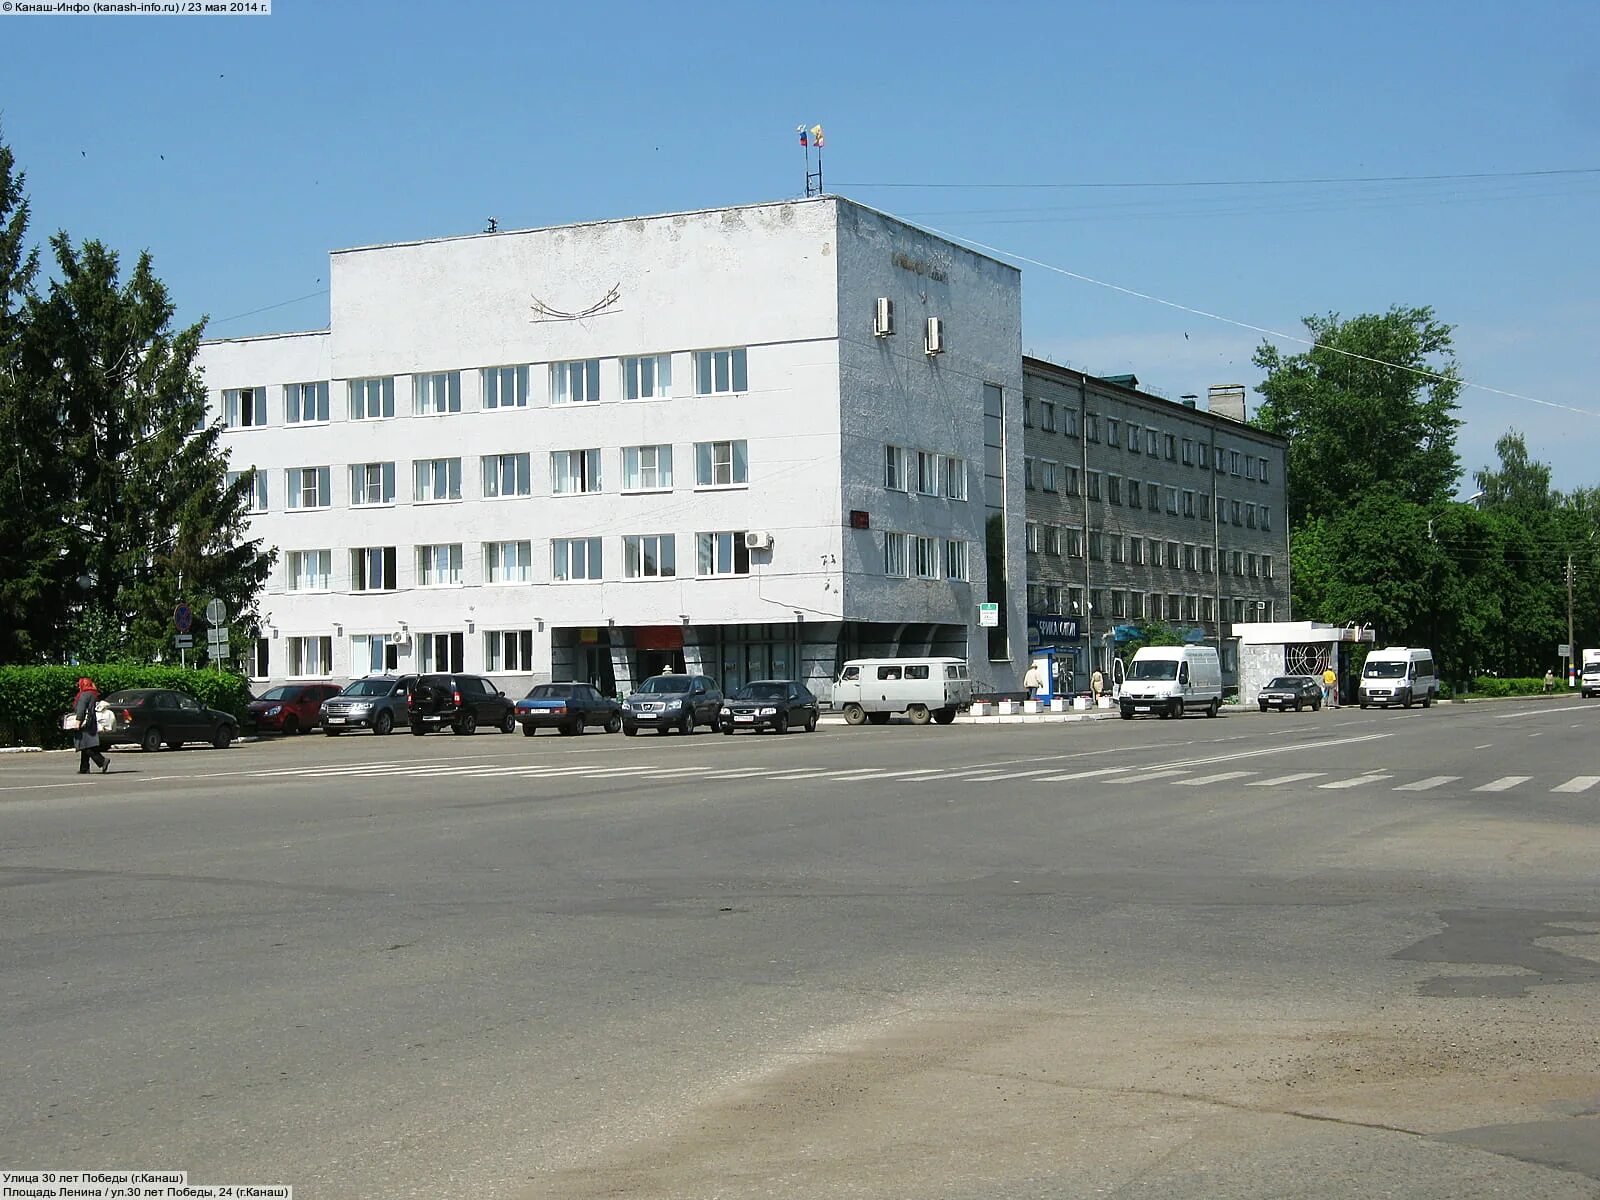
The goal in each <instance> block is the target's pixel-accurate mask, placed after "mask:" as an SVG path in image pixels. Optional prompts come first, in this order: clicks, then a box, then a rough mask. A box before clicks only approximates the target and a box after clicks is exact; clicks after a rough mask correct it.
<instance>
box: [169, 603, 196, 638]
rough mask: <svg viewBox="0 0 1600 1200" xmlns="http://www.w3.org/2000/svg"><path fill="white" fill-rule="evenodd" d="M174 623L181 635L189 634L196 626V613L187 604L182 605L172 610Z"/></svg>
mask: <svg viewBox="0 0 1600 1200" xmlns="http://www.w3.org/2000/svg"><path fill="white" fill-rule="evenodd" d="M172 623H173V624H174V625H176V626H177V627H178V632H179V633H188V632H189V630H190V629H191V628H193V626H194V613H193V611H191V610H190V608H189V606H188V605H187V604H180V605H178V607H177V608H175V609H173V610H172Z"/></svg>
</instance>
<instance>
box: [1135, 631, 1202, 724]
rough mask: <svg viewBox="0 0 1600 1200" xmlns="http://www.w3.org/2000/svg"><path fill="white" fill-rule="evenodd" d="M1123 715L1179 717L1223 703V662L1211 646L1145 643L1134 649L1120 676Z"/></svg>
mask: <svg viewBox="0 0 1600 1200" xmlns="http://www.w3.org/2000/svg"><path fill="white" fill-rule="evenodd" d="M1118 707H1119V708H1120V711H1121V716H1122V719H1123V720H1125V721H1131V720H1132V719H1133V714H1134V713H1136V712H1147V713H1154V714H1155V715H1156V716H1158V717H1163V718H1165V717H1181V716H1183V715H1184V714H1185V713H1187V712H1189V711H1191V710H1193V709H1198V710H1200V711H1202V712H1204V713H1205V714H1206V716H1208V717H1214V716H1216V715H1217V711H1218V709H1220V708H1221V707H1222V666H1221V661H1220V660H1219V658H1218V656H1217V651H1216V647H1214V646H1145V647H1142V648H1141V649H1139V650H1137V651H1135V652H1134V655H1133V661H1132V662H1131V663H1129V664H1128V673H1127V674H1126V675H1125V676H1124V677H1123V680H1122V695H1121V698H1120V701H1119V705H1118Z"/></svg>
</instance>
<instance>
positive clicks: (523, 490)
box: [483, 454, 533, 499]
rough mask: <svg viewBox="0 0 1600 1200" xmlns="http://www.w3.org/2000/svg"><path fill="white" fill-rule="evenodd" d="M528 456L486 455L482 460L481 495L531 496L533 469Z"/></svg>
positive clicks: (530, 456)
mask: <svg viewBox="0 0 1600 1200" xmlns="http://www.w3.org/2000/svg"><path fill="white" fill-rule="evenodd" d="M532 458H533V456H532V455H530V454H486V455H484V458H483V494H484V495H485V496H486V497H488V498H490V499H493V498H494V497H496V496H531V495H533V467H532V465H531V464H532Z"/></svg>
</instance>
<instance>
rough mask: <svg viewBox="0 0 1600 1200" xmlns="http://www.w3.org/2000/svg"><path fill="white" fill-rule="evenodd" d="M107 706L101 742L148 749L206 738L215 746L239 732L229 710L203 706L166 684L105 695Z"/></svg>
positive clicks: (224, 745) (223, 747)
mask: <svg viewBox="0 0 1600 1200" xmlns="http://www.w3.org/2000/svg"><path fill="white" fill-rule="evenodd" d="M105 704H106V706H107V707H109V708H110V709H111V713H112V718H113V720H112V725H111V728H110V729H104V728H102V729H101V731H100V744H101V745H102V746H138V747H139V748H140V749H141V750H148V751H151V752H152V753H153V752H155V751H157V750H159V749H161V747H162V746H165V747H166V748H167V749H169V750H176V749H178V748H179V747H180V746H182V745H183V744H184V743H185V742H209V743H210V744H211V745H213V746H215V747H216V748H217V749H218V750H226V749H227V748H228V744H229V743H230V742H232V741H233V739H234V738H236V737H238V736H239V723H238V722H237V721H235V720H234V719H233V715H232V714H231V713H225V712H221V711H220V710H218V709H215V708H207V707H206V706H205V705H203V704H201V703H200V701H198V700H196V699H195V698H194V697H193V696H191V695H189V694H188V693H186V692H175V691H172V690H170V689H167V688H128V689H126V690H125V691H121V692H112V693H111V694H110V695H109V696H107V697H106V698H105Z"/></svg>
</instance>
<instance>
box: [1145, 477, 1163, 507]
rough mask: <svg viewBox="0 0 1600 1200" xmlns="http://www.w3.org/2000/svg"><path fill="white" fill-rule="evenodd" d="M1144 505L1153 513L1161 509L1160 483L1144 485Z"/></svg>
mask: <svg viewBox="0 0 1600 1200" xmlns="http://www.w3.org/2000/svg"><path fill="white" fill-rule="evenodd" d="M1144 506H1145V507H1146V508H1147V509H1149V510H1150V511H1151V512H1153V513H1154V512H1160V511H1161V487H1160V485H1159V484H1154V483H1147V484H1145V485H1144Z"/></svg>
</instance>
